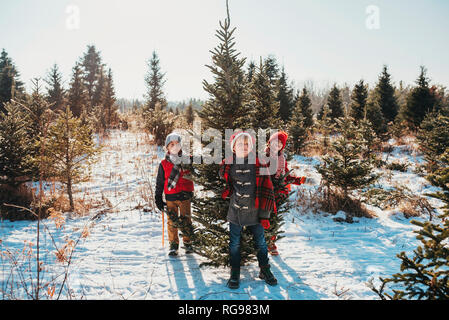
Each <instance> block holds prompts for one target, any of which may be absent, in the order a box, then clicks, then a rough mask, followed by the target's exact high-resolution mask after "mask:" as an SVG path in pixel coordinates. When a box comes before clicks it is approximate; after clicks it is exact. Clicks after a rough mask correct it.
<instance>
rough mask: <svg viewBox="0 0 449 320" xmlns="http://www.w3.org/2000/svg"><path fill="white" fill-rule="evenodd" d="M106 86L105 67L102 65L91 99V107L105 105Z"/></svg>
mask: <svg viewBox="0 0 449 320" xmlns="http://www.w3.org/2000/svg"><path fill="white" fill-rule="evenodd" d="M105 86H106V75H105V73H104V70H103V67H101V68H100V71H99V73H98V80H97V82H96V85H95V88H94V92H93V96H92V100H91V109H92V108H94V107H95V106H103V103H104V101H103V100H104V94H105V93H104V90H105Z"/></svg>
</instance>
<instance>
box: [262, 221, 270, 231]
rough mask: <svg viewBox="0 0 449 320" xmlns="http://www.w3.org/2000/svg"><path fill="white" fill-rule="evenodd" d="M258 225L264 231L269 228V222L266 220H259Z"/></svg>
mask: <svg viewBox="0 0 449 320" xmlns="http://www.w3.org/2000/svg"><path fill="white" fill-rule="evenodd" d="M260 224H261V225H262V227H263V228H264V229H265V230H266V229H268V228H270V221H269V220H268V219H261V220H260Z"/></svg>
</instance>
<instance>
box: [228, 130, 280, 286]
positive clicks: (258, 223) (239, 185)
mask: <svg viewBox="0 0 449 320" xmlns="http://www.w3.org/2000/svg"><path fill="white" fill-rule="evenodd" d="M229 142H230V145H231V150H232V152H233V156H232V157H229V158H226V159H225V160H223V161H222V163H221V165H220V171H219V174H220V177H221V178H222V179H224V180H225V181H226V188H225V190H224V191H223V194H222V197H223V199H226V198H227V197H230V204H229V210H228V215H227V220H228V222H229V231H230V241H229V249H230V264H231V276H230V279H229V281H228V283H227V286H228V287H229V288H231V289H237V288H238V287H239V284H240V239H241V232H242V229H243V227H246V228H247V229H248V230H249V231H250V232H251V233H252V234H253V238H254V242H255V246H256V249H257V260H258V262H259V267H260V273H259V278H261V279H263V280H265V282H266V283H268V284H269V285H276V284H277V280H276V278H275V277H274V275H273V274H272V273H271V271H270V265H269V264H268V249H267V244H266V242H265V236H264V229H268V228H269V227H270V223H269V220H268V219H269V217H270V212H271V211H273V210H276V207H275V202H274V193H273V185H272V183H271V180H270V175H269V172H268V168H267V167H266V164H263V163H261V162H260V161H259V159H258V158H257V157H256V155H255V153H254V151H253V149H254V148H253V146H254V145H255V139H254V138H253V137H252V136H251V135H250V134H249V133H248V132H244V131H237V132H236V133H234V134H233V135H232V136H231V138H230V141H229ZM251 158H252V159H254V160H255V161H251ZM253 162H255V163H253Z"/></svg>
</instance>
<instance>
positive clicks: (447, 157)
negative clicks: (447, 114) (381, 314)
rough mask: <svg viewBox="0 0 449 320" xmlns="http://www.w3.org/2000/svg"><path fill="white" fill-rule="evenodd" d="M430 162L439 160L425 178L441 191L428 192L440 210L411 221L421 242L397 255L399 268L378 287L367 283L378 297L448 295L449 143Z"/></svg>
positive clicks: (411, 297) (429, 298)
mask: <svg viewBox="0 0 449 320" xmlns="http://www.w3.org/2000/svg"><path fill="white" fill-rule="evenodd" d="M434 162H436V163H438V164H439V166H438V169H437V170H436V172H435V173H433V174H431V175H429V176H428V177H427V179H428V180H429V181H430V182H431V184H432V185H433V186H435V187H438V188H439V189H440V190H441V191H437V192H434V193H432V194H429V195H430V196H432V197H435V198H437V199H439V200H441V201H442V202H443V203H444V206H443V207H442V208H441V209H442V210H443V213H442V214H441V215H440V216H439V219H438V221H435V222H433V221H425V222H420V221H416V220H412V221H411V223H412V224H414V225H416V226H418V227H420V229H418V230H417V231H414V232H415V233H417V237H416V238H417V239H418V240H420V242H421V245H418V246H417V248H416V249H415V250H413V256H412V257H409V256H408V255H407V254H406V253H405V252H401V253H400V254H398V255H397V257H398V258H399V259H401V269H400V272H398V273H396V274H393V275H392V276H391V277H390V278H386V279H383V278H380V280H381V286H380V288H375V287H374V286H373V284H372V283H371V284H370V287H371V289H372V290H373V291H374V292H376V293H377V294H378V295H379V296H380V297H381V298H382V299H387V298H389V299H394V300H402V299H407V300H409V299H419V300H421V299H425V300H448V299H449V247H448V241H449V146H447V149H446V152H445V153H444V154H443V155H441V156H440V157H438V159H434ZM390 283H393V284H395V289H393V293H394V294H393V295H391V294H389V293H387V292H385V288H386V286H387V285H388V284H390ZM398 286H401V287H398Z"/></svg>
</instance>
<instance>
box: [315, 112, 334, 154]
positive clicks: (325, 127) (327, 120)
mask: <svg viewBox="0 0 449 320" xmlns="http://www.w3.org/2000/svg"><path fill="white" fill-rule="evenodd" d="M320 113H321V116H320V117H319V118H318V119H317V121H316V123H315V130H314V131H315V132H316V133H318V134H319V135H320V137H321V139H320V140H321V141H320V145H321V146H322V148H323V149H324V150H323V153H324V154H326V153H327V150H328V148H329V147H330V135H331V134H332V133H333V132H334V130H335V123H334V121H333V120H332V118H331V117H330V113H331V111H330V109H329V107H328V106H327V105H324V106H323V108H322V110H321V112H320Z"/></svg>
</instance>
